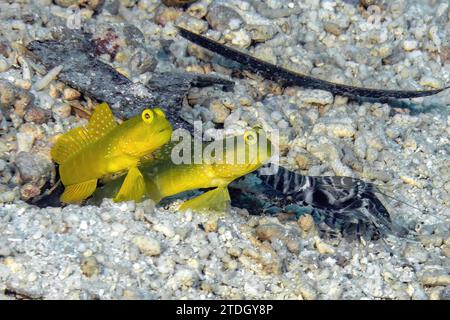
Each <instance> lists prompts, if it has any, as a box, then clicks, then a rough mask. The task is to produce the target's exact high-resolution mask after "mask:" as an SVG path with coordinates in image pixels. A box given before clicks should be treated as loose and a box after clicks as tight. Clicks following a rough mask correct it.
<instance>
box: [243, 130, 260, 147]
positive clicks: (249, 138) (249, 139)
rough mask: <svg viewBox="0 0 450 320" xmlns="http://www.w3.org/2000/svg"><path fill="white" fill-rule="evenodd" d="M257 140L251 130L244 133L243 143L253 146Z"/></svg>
mask: <svg viewBox="0 0 450 320" xmlns="http://www.w3.org/2000/svg"><path fill="white" fill-rule="evenodd" d="M257 140H258V136H257V135H256V132H255V131H253V130H249V131H247V132H245V133H244V141H245V142H246V143H248V144H255V143H256V141H257Z"/></svg>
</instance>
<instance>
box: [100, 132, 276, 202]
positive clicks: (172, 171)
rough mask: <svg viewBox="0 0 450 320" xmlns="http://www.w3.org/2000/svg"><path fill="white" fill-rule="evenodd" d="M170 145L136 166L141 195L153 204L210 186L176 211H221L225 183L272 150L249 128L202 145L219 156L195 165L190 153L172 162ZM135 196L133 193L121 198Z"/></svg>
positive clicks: (109, 187) (109, 189)
mask: <svg viewBox="0 0 450 320" xmlns="http://www.w3.org/2000/svg"><path fill="white" fill-rule="evenodd" d="M174 147H175V144H174V143H168V144H166V145H165V146H163V147H162V148H160V149H159V150H157V151H155V152H154V153H153V155H152V157H153V159H152V160H150V161H148V162H146V163H143V164H142V165H141V166H140V167H139V169H140V170H141V172H142V174H143V176H144V181H145V195H144V198H150V199H153V200H154V201H155V202H157V203H158V202H159V201H160V200H162V199H163V198H165V197H169V196H172V195H175V194H178V193H181V192H184V191H188V190H195V189H203V188H214V189H212V190H209V191H207V192H205V193H203V194H201V195H200V196H197V197H195V198H193V199H190V200H188V201H186V202H184V203H183V204H182V205H181V207H180V208H179V210H180V211H185V210H187V209H192V210H195V211H203V210H212V211H224V210H225V209H226V207H227V206H228V204H229V202H230V195H229V193H228V188H227V187H228V185H229V184H230V183H231V182H232V181H233V180H235V179H237V178H239V177H241V176H243V175H246V174H247V173H250V172H252V171H254V170H256V169H258V168H259V167H260V166H261V165H263V164H264V163H265V162H267V161H268V160H269V158H270V157H271V156H272V150H273V146H272V144H271V142H270V140H269V139H267V138H266V135H265V134H264V133H263V132H261V131H257V130H249V131H247V132H245V134H244V135H242V136H235V137H228V138H225V139H224V140H219V141H214V142H212V143H209V144H208V145H207V146H206V148H208V149H209V150H212V151H213V152H212V153H213V154H215V155H217V154H218V153H219V152H220V151H222V153H221V156H217V157H216V156H215V155H213V157H212V158H209V159H208V158H203V159H202V161H201V163H197V164H196V163H195V162H194V155H191V161H190V163H180V164H175V163H174V162H173V161H172V159H171V156H173V152H172V151H173V150H174ZM206 148H204V150H206ZM191 150H193V149H191ZM121 181H122V179H121V178H119V179H117V180H115V181H112V182H110V183H107V184H106V185H105V186H103V187H102V188H100V189H99V191H98V192H96V194H95V195H94V198H96V199H97V200H98V199H99V198H103V197H110V196H111V194H114V193H115V192H116V190H117V188H118V186H119V185H120V183H121ZM136 198H137V197H136V196H134V195H133V196H130V197H129V198H128V199H123V200H133V199H136Z"/></svg>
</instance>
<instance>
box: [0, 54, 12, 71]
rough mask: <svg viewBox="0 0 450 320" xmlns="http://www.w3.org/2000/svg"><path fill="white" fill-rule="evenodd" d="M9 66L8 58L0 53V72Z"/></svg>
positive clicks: (6, 69)
mask: <svg viewBox="0 0 450 320" xmlns="http://www.w3.org/2000/svg"><path fill="white" fill-rule="evenodd" d="M10 66H11V65H10V64H9V62H8V60H6V59H5V57H3V56H2V55H1V54H0V72H5V71H8V70H9V67H10Z"/></svg>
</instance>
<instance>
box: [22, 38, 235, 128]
mask: <svg viewBox="0 0 450 320" xmlns="http://www.w3.org/2000/svg"><path fill="white" fill-rule="evenodd" d="M63 32H66V33H65V34H64V36H62V37H61V39H60V40H42V41H32V42H31V43H30V44H29V45H28V46H27V48H28V50H29V51H30V54H31V56H32V57H33V58H34V59H35V60H37V61H38V62H40V63H41V64H43V65H44V66H45V67H46V68H48V69H50V68H53V67H55V66H58V65H62V66H63V67H64V68H63V70H62V71H61V72H60V74H59V76H58V78H59V80H60V81H62V82H64V83H66V84H67V85H69V86H71V87H73V88H75V89H77V90H78V91H80V92H82V93H83V94H85V95H87V96H89V97H92V98H95V99H96V100H97V101H105V102H107V103H108V104H109V105H110V106H111V108H112V111H113V113H114V115H116V116H117V117H119V118H130V117H132V116H134V115H136V114H139V113H140V112H141V111H142V110H143V109H145V108H149V107H154V106H159V107H160V108H162V109H163V110H164V111H165V113H166V117H167V118H168V119H169V121H170V122H171V123H172V125H173V126H174V127H175V128H185V129H188V130H189V131H191V132H192V127H191V125H190V124H188V123H187V122H185V121H184V120H182V119H181V118H180V116H179V112H180V109H181V106H182V100H183V98H184V96H185V95H186V93H187V91H188V90H189V88H190V87H191V86H206V85H213V84H219V85H227V86H231V85H233V82H232V81H229V80H226V79H223V78H221V77H216V76H212V75H199V74H191V73H177V72H175V73H167V74H153V78H152V79H151V81H150V82H149V83H148V84H146V85H144V84H141V83H133V82H132V81H131V80H129V79H128V78H127V77H125V76H123V75H122V74H120V73H119V72H117V71H116V70H114V68H112V67H111V66H109V65H107V64H106V63H103V62H102V61H100V60H99V59H98V58H97V57H96V55H95V52H96V51H95V50H96V47H95V44H94V43H93V42H92V41H91V39H90V37H89V35H86V34H83V33H75V32H74V31H67V30H65V31H63Z"/></svg>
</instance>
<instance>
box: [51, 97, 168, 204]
mask: <svg viewBox="0 0 450 320" xmlns="http://www.w3.org/2000/svg"><path fill="white" fill-rule="evenodd" d="M171 135H172V127H171V126H170V124H169V122H168V121H167V119H166V118H165V115H164V113H163V111H161V110H160V109H158V108H155V109H153V110H150V109H145V110H144V111H143V112H142V113H141V114H140V115H138V116H135V117H133V118H131V119H129V120H127V121H124V122H123V123H122V124H120V125H118V124H117V123H116V122H115V120H114V117H113V115H112V113H111V110H110V108H109V106H108V105H107V104H106V103H101V104H99V105H98V106H97V107H96V108H95V110H94V113H93V114H92V116H91V118H90V120H89V123H88V125H87V127H78V128H75V129H72V130H70V131H68V132H67V133H65V134H63V135H62V136H61V137H60V138H59V139H58V140H57V141H56V143H55V145H54V147H53V148H52V150H51V155H52V158H53V159H54V160H55V161H56V162H57V163H58V164H59V173H60V176H61V182H62V183H63V185H64V186H65V190H64V193H63V194H62V195H61V201H62V202H66V203H76V202H80V201H82V200H84V199H86V198H87V197H89V196H90V195H91V194H92V193H94V191H95V189H96V187H97V180H98V179H100V178H102V177H103V176H105V175H108V174H112V173H116V172H119V171H122V170H128V173H127V175H126V177H125V179H124V181H123V184H122V186H121V188H120V190H119V192H118V193H117V195H116V196H115V200H116V201H121V200H122V199H129V198H132V197H138V198H141V196H142V194H143V193H144V191H145V185H144V179H143V176H142V174H141V173H140V171H139V169H138V168H137V167H138V164H139V162H140V160H141V159H142V158H143V157H144V156H146V155H148V154H149V153H151V152H153V151H154V150H156V149H157V148H159V147H161V146H162V145H164V144H165V143H167V142H168V141H169V139H170V137H171ZM139 194H141V195H140V196H138V195H139Z"/></svg>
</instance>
